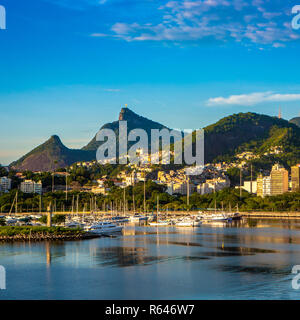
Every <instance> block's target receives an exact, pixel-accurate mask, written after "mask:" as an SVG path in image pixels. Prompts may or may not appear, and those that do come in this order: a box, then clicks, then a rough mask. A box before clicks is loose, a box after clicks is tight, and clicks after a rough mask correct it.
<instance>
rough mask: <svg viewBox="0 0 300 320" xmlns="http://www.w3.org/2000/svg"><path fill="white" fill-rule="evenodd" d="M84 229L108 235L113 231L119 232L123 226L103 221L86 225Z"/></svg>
mask: <svg viewBox="0 0 300 320" xmlns="http://www.w3.org/2000/svg"><path fill="white" fill-rule="evenodd" d="M84 230H85V231H88V232H92V233H97V234H103V235H110V234H113V233H118V232H121V231H122V230H123V227H121V226H116V225H115V224H112V223H111V222H106V221H103V222H99V223H97V224H93V225H91V226H86V227H85V228H84Z"/></svg>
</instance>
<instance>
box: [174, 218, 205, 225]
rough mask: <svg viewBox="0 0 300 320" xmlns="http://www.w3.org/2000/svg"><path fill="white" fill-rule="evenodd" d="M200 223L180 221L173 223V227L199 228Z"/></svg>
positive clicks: (188, 220) (190, 220)
mask: <svg viewBox="0 0 300 320" xmlns="http://www.w3.org/2000/svg"><path fill="white" fill-rule="evenodd" d="M201 224H202V221H197V220H196V221H195V220H192V219H182V220H178V221H175V227H200V226H201Z"/></svg>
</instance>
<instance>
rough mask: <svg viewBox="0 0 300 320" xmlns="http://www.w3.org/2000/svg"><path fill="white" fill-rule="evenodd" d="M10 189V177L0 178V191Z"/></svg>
mask: <svg viewBox="0 0 300 320" xmlns="http://www.w3.org/2000/svg"><path fill="white" fill-rule="evenodd" d="M10 189H11V179H10V178H7V177H1V178H0V192H7V191H9V190H10Z"/></svg>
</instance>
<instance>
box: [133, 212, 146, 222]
mask: <svg viewBox="0 0 300 320" xmlns="http://www.w3.org/2000/svg"><path fill="white" fill-rule="evenodd" d="M129 220H130V221H131V222H139V221H146V220H148V217H147V216H143V215H141V214H136V215H134V216H131V217H130V218H129Z"/></svg>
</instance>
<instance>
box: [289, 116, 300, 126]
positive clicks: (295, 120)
mask: <svg viewBox="0 0 300 320" xmlns="http://www.w3.org/2000/svg"><path fill="white" fill-rule="evenodd" d="M290 123H294V124H295V125H296V126H298V127H300V117H295V118H293V119H291V120H290Z"/></svg>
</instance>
